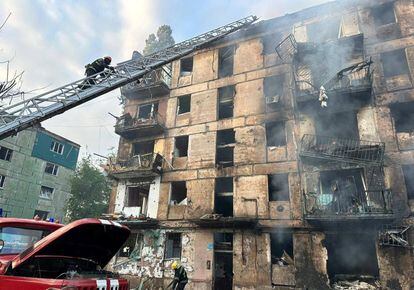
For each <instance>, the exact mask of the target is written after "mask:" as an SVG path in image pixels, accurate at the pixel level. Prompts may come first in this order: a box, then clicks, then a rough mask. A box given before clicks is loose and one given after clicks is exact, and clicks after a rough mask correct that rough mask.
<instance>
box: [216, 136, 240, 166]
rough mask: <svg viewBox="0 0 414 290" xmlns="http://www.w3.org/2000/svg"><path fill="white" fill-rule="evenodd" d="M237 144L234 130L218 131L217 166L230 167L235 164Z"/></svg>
mask: <svg viewBox="0 0 414 290" xmlns="http://www.w3.org/2000/svg"><path fill="white" fill-rule="evenodd" d="M235 144H236V138H235V131H234V129H227V130H221V131H217V145H216V164H217V165H219V166H220V167H230V166H233V164H234V146H235Z"/></svg>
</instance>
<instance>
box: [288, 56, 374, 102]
mask: <svg viewBox="0 0 414 290" xmlns="http://www.w3.org/2000/svg"><path fill="white" fill-rule="evenodd" d="M371 64H372V61H363V62H359V63H356V64H354V65H351V66H348V67H346V68H343V69H341V70H340V71H338V72H336V73H335V74H334V75H333V76H325V77H323V76H322V77H321V74H319V73H318V72H317V70H316V69H311V68H310V67H308V66H299V67H298V68H297V69H296V76H295V83H296V98H297V101H298V102H306V101H309V100H315V99H316V100H317V96H318V95H319V90H320V87H321V86H322V85H323V86H324V88H325V89H326V93H327V95H328V97H332V96H339V97H341V98H346V97H347V95H349V94H352V95H354V97H355V96H356V97H358V94H360V95H361V97H364V96H365V97H367V96H369V95H370V92H371V89H372V73H371ZM316 75H318V76H319V77H318V79H316ZM342 101H344V100H343V99H342Z"/></svg>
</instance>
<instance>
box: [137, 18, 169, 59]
mask: <svg viewBox="0 0 414 290" xmlns="http://www.w3.org/2000/svg"><path fill="white" fill-rule="evenodd" d="M174 43H175V41H174V38H173V37H172V29H171V27H170V26H169V25H161V26H160V27H158V30H157V35H156V36H155V34H154V33H151V34H150V35H148V38H147V39H146V40H145V47H144V50H143V52H142V53H143V54H144V55H148V54H151V53H153V52H156V51H158V50H161V49H164V48H166V47H168V46H171V45H174Z"/></svg>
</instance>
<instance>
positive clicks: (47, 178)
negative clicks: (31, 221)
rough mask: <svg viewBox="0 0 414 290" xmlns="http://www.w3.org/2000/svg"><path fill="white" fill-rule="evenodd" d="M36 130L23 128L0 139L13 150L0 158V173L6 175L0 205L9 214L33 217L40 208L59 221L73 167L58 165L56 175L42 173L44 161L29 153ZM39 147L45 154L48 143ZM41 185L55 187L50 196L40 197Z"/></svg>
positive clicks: (2, 144) (63, 211) (48, 148)
mask: <svg viewBox="0 0 414 290" xmlns="http://www.w3.org/2000/svg"><path fill="white" fill-rule="evenodd" d="M36 134H37V131H36V130H35V129H34V130H25V131H22V132H19V133H18V135H17V136H15V137H8V138H6V139H5V140H2V141H1V142H0V145H1V146H4V147H7V148H10V149H12V150H13V155H12V158H11V160H10V161H5V160H0V174H1V175H4V176H5V183H4V186H3V188H2V189H0V208H3V210H4V211H9V212H10V213H9V214H8V216H9V217H19V218H33V216H34V212H35V210H41V211H47V212H49V215H48V217H53V218H55V219H57V220H60V221H62V220H63V218H64V216H65V213H66V211H65V205H66V201H67V199H68V198H69V194H70V184H69V181H70V178H71V177H72V176H73V173H74V171H73V170H72V169H69V168H66V167H64V166H61V165H59V169H58V174H57V176H55V175H51V174H48V173H45V166H46V161H44V160H42V159H39V158H36V157H32V156H31V154H32V150H33V145H34V143H35V138H36ZM39 150H41V148H38V149H37V151H39ZM42 150H44V151H45V152H46V153H44V154H47V152H50V147H49V146H47V147H43V149H42ZM42 154H43V153H42ZM45 156H46V155H45ZM76 157H77V156H76ZM42 185H43V186H48V187H51V188H54V192H53V196H52V198H51V199H46V198H41V197H39V194H40V188H41V186H42Z"/></svg>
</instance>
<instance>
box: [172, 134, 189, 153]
mask: <svg viewBox="0 0 414 290" xmlns="http://www.w3.org/2000/svg"><path fill="white" fill-rule="evenodd" d="M174 145H175V146H174V157H187V155H188V136H180V137H175V144H174Z"/></svg>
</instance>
